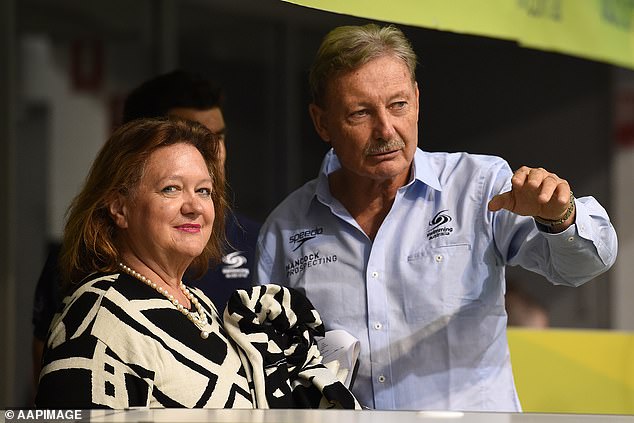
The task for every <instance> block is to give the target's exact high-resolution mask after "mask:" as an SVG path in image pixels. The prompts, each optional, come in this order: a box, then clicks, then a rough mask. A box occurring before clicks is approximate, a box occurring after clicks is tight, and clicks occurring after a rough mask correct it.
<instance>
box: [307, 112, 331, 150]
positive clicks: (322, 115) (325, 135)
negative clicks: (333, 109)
mask: <svg viewBox="0 0 634 423" xmlns="http://www.w3.org/2000/svg"><path fill="white" fill-rule="evenodd" d="M308 113H310V117H311V118H312V119H313V125H314V126H315V131H317V134H318V135H319V136H320V137H321V139H322V140H324V141H325V142H327V143H330V133H329V132H328V125H327V122H326V112H324V110H323V109H322V108H321V107H319V106H318V105H316V104H315V103H310V105H308Z"/></svg>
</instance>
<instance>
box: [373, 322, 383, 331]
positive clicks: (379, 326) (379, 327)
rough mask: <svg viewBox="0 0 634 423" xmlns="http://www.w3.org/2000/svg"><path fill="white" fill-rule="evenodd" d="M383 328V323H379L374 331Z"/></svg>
mask: <svg viewBox="0 0 634 423" xmlns="http://www.w3.org/2000/svg"><path fill="white" fill-rule="evenodd" d="M382 327H383V325H382V324H381V323H379V322H376V323H375V324H374V329H376V330H381V328H382Z"/></svg>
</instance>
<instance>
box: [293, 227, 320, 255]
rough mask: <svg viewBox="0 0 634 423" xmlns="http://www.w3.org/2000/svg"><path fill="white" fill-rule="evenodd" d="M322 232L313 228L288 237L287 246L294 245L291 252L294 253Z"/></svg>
mask: <svg viewBox="0 0 634 423" xmlns="http://www.w3.org/2000/svg"><path fill="white" fill-rule="evenodd" d="M323 232H324V228H315V229H310V230H305V231H300V232H297V233H295V234H293V235H291V236H290V237H288V242H289V244H296V245H295V248H293V251H296V250H297V249H298V248H299V247H301V246H302V245H304V243H305V242H306V241H310V240H311V239H314V238H315V237H317V235H321V234H322V233H323Z"/></svg>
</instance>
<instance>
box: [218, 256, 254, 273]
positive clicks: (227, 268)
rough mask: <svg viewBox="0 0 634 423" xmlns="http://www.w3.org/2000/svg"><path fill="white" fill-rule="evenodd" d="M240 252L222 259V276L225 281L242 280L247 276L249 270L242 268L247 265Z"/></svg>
mask: <svg viewBox="0 0 634 423" xmlns="http://www.w3.org/2000/svg"><path fill="white" fill-rule="evenodd" d="M242 254H244V253H243V252H242V251H234V252H233V253H229V254H227V255H226V256H224V257H223V258H222V263H223V266H222V274H223V275H225V278H227V279H244V278H246V277H248V276H249V273H250V270H249V269H247V268H246V267H242V266H244V265H245V264H247V258H246V257H245V256H243V255H242Z"/></svg>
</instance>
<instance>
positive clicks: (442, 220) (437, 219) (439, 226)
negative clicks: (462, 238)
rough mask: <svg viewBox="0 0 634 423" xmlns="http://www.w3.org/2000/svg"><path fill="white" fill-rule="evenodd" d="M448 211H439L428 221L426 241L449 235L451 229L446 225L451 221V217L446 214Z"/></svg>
mask: <svg viewBox="0 0 634 423" xmlns="http://www.w3.org/2000/svg"><path fill="white" fill-rule="evenodd" d="M448 211H449V210H441V211H439V212H438V213H436V216H434V218H433V219H432V220H430V221H429V227H430V228H429V230H428V231H427V239H428V240H432V239H434V238H438V237H440V236H446V235H450V234H451V233H452V232H453V227H447V224H448V223H449V222H451V221H452V218H451V216H449V215H448V214H447V212H448Z"/></svg>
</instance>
